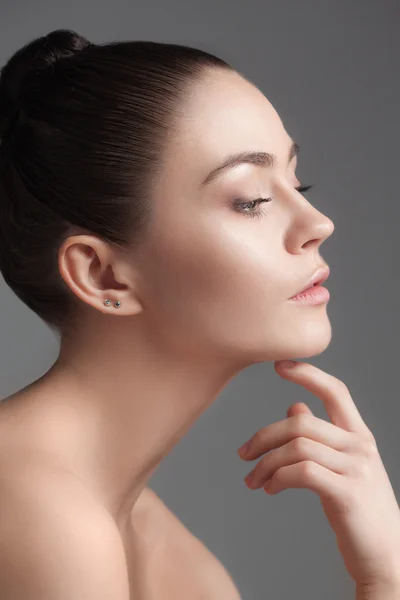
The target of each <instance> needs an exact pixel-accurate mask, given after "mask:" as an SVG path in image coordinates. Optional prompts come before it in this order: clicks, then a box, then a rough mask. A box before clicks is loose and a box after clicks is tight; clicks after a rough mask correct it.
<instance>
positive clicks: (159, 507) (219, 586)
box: [133, 487, 241, 600]
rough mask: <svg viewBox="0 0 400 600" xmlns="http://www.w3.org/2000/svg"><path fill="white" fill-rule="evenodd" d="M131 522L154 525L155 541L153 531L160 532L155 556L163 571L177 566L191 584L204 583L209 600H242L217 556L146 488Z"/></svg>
mask: <svg viewBox="0 0 400 600" xmlns="http://www.w3.org/2000/svg"><path fill="white" fill-rule="evenodd" d="M135 508H136V512H135V510H134V511H133V519H134V520H135V519H136V520H139V519H140V518H141V517H143V516H144V515H145V514H146V515H147V517H148V522H149V523H152V524H155V525H156V527H155V528H154V529H153V530H152V534H153V535H154V539H157V538H156V537H155V536H156V529H157V530H158V532H159V533H160V532H162V535H161V536H159V537H158V539H157V540H158V541H157V545H156V554H157V562H158V564H162V565H163V567H162V568H161V569H160V571H162V570H170V571H173V570H174V568H175V567H174V564H171V562H174V563H175V564H176V563H179V565H180V570H181V571H182V572H186V573H187V574H188V575H189V576H190V577H192V578H193V580H197V579H198V580H200V581H204V582H207V585H208V588H209V589H208V592H207V593H208V596H207V597H209V598H210V599H213V598H219V599H220V600H241V596H240V593H239V591H238V589H237V587H236V585H235V583H234V581H233V579H232V577H231V575H230V573H229V571H228V570H227V569H226V567H225V566H224V565H223V563H222V562H221V561H220V560H219V559H218V558H217V556H216V555H215V554H214V553H213V552H211V550H209V549H208V548H207V546H206V545H205V544H204V543H203V542H202V541H201V540H200V539H199V538H198V537H197V536H196V535H195V534H193V532H192V531H190V529H189V528H188V527H186V525H185V524H184V523H183V522H182V521H181V520H180V519H179V518H178V517H177V515H175V514H174V513H173V512H172V511H171V510H170V508H169V507H168V506H167V505H166V504H165V502H164V501H163V500H162V499H161V498H160V497H159V496H158V495H157V494H156V493H155V492H154V491H153V490H152V489H150V488H148V487H147V488H145V489H144V490H143V492H142V494H141V497H140V498H139V500H138V503H137V505H135ZM142 522H143V521H142Z"/></svg>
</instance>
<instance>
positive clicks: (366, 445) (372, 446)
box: [361, 439, 378, 457]
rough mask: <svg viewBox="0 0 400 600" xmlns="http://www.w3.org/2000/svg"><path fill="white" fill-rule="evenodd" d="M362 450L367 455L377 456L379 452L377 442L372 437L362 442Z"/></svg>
mask: <svg viewBox="0 0 400 600" xmlns="http://www.w3.org/2000/svg"><path fill="white" fill-rule="evenodd" d="M361 450H362V453H363V454H364V455H365V456H367V457H370V456H375V454H376V453H377V450H378V448H377V445H376V442H375V441H374V440H372V439H364V440H363V441H362V443H361Z"/></svg>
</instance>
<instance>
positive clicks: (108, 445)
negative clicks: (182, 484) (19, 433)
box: [45, 319, 246, 520]
mask: <svg viewBox="0 0 400 600" xmlns="http://www.w3.org/2000/svg"><path fill="white" fill-rule="evenodd" d="M122 321H123V319H121V323H122ZM88 340H90V341H88ZM177 346H178V344H176V345H175V347H174V349H173V348H172V344H171V346H170V347H169V348H165V347H161V346H160V345H159V344H156V343H155V342H154V338H153V340H152V341H150V338H149V336H148V335H146V336H144V335H140V333H138V332H135V334H134V335H132V332H129V335H128V336H127V332H126V326H125V327H123V326H122V324H121V327H120V326H119V324H118V326H115V324H113V327H112V330H111V331H110V332H107V335H105V334H104V331H102V332H99V334H98V335H96V334H93V332H92V333H91V335H90V336H87V335H85V334H84V333H83V332H82V333H81V334H80V335H79V339H78V338H75V339H74V341H70V342H68V343H67V342H62V344H61V349H60V354H59V357H58V359H57V361H56V362H55V363H54V365H53V367H52V368H51V369H50V371H49V372H48V373H47V374H46V377H45V379H46V382H47V385H51V386H52V389H53V390H55V388H56V387H57V389H58V390H62V392H61V393H58V392H57V394H58V395H57V401H55V399H54V395H55V394H47V396H48V397H49V407H48V408H46V411H48V410H49V411H54V412H53V413H52V414H53V415H55V419H56V420H57V421H58V422H59V423H60V425H61V424H63V435H65V436H66V438H67V440H66V448H67V449H68V456H69V457H70V460H71V461H73V464H72V465H71V466H72V468H73V470H74V472H75V473H76V474H78V476H79V477H80V478H81V479H82V480H83V481H84V482H85V483H86V484H87V485H88V486H90V487H91V488H92V489H93V490H94V491H95V493H96V494H97V495H98V497H99V498H100V499H101V501H102V502H103V503H104V505H105V506H106V507H107V509H108V510H109V511H110V512H111V514H113V516H114V517H115V518H116V519H122V520H123V519H125V518H127V517H128V516H129V514H130V512H131V510H132V508H133V505H134V504H135V502H136V500H137V498H138V497H139V495H140V493H141V492H142V490H143V489H144V488H145V486H146V484H147V482H148V479H149V478H150V476H151V475H152V474H153V473H154V471H155V470H156V468H157V466H158V465H159V464H160V462H161V461H162V459H163V458H164V457H165V456H166V455H167V454H168V453H169V452H170V451H171V450H172V449H173V448H174V446H175V445H176V444H177V443H178V442H179V441H180V440H181V439H182V438H183V437H184V435H185V434H186V432H187V431H188V430H189V429H190V427H191V426H192V425H193V424H194V423H195V421H196V420H197V419H198V418H199V417H200V415H201V414H202V413H203V412H204V411H205V410H206V409H207V408H208V407H209V406H210V404H212V402H213V401H214V400H215V398H216V397H217V396H218V394H219V393H220V392H221V390H222V389H223V388H224V387H225V386H226V385H227V383H228V382H229V381H230V380H231V378H232V377H233V376H234V375H235V374H236V373H237V372H238V371H239V370H241V369H242V368H244V366H246V365H243V364H242V365H238V364H237V360H236V362H234V361H233V359H232V357H231V358H230V359H229V358H228V357H226V356H225V357H224V358H223V353H222V352H221V351H219V352H218V353H217V352H215V353H214V355H212V354H211V352H204V353H203V356H202V353H201V351H199V349H197V350H196V352H193V351H192V352H191V351H190V350H188V349H185V352H183V350H182V349H181V348H180V349H179V350H178V349H177ZM217 355H218V356H217ZM236 359H237V357H236ZM52 395H53V398H51V396H52ZM49 421H50V419H49ZM66 423H68V426H65V424H66ZM71 445H73V447H72V448H71Z"/></svg>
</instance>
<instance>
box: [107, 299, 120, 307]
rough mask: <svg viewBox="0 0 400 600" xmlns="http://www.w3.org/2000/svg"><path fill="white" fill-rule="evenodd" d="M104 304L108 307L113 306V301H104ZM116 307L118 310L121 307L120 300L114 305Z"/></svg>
mask: <svg viewBox="0 0 400 600" xmlns="http://www.w3.org/2000/svg"><path fill="white" fill-rule="evenodd" d="M103 304H105V305H106V306H111V300H104V303H103ZM114 306H115V307H116V308H119V307H120V306H121V302H120V301H119V300H117V301H116V302H115V303H114Z"/></svg>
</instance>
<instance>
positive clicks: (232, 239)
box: [145, 219, 284, 342]
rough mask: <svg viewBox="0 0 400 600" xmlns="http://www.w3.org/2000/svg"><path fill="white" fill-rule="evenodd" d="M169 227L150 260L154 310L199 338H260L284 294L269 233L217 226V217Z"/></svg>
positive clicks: (148, 274)
mask: <svg viewBox="0 0 400 600" xmlns="http://www.w3.org/2000/svg"><path fill="white" fill-rule="evenodd" d="M175 225H176V223H175ZM166 231H169V233H168V234H167V233H163V234H162V235H159V236H158V237H157V243H156V245H154V246H153V250H152V252H151V253H149V254H148V255H147V259H146V260H147V266H146V268H145V273H146V280H147V281H148V284H149V286H150V287H149V288H148V290H147V295H148V302H150V303H151V305H152V307H153V310H152V313H153V314H155V313H157V314H158V315H159V317H161V318H162V319H164V321H165V322H168V323H170V324H171V326H172V327H179V328H180V329H184V331H185V332H186V333H188V332H189V331H190V333H191V335H196V338H197V339H199V337H202V336H204V337H207V338H208V339H209V338H210V337H211V336H212V337H214V338H217V337H220V338H221V341H222V340H223V339H226V338H227V336H228V337H229V336H230V335H231V336H232V337H233V338H234V339H235V340H236V342H238V341H239V340H238V338H242V337H247V338H248V339H249V340H251V338H252V337H253V340H254V335H255V334H256V333H257V331H258V329H259V324H260V319H261V321H263V322H264V323H265V324H266V325H267V323H268V321H269V320H270V321H273V320H274V316H276V311H277V310H279V306H280V305H281V304H282V297H284V293H283V292H282V265H281V262H282V261H279V260H277V250H276V248H270V249H269V248H268V245H267V244H266V242H265V233H264V235H263V238H262V239H261V238H260V236H259V239H257V237H256V236H254V235H253V236H250V235H249V232H250V231H251V229H250V228H248V229H247V230H245V228H243V226H242V227H241V231H240V232H238V231H237V230H235V229H234V228H232V227H227V226H223V225H219V226H218V227H216V226H215V219H214V222H213V223H212V224H210V223H209V222H208V223H207V222H206V221H204V222H201V220H199V219H198V220H197V223H196V226H195V227H194V226H192V227H189V224H186V225H185V227H183V226H180V227H176V228H175V232H174V233H175V235H171V230H170V229H169V230H168V229H164V232H166ZM274 243H275V242H273V243H272V245H273V244H274ZM276 243H277V242H276Z"/></svg>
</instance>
